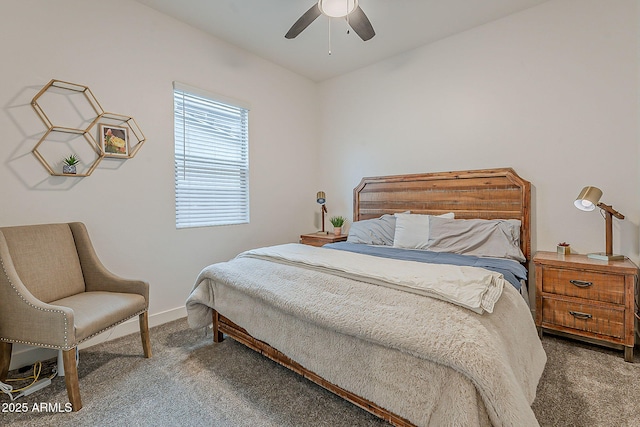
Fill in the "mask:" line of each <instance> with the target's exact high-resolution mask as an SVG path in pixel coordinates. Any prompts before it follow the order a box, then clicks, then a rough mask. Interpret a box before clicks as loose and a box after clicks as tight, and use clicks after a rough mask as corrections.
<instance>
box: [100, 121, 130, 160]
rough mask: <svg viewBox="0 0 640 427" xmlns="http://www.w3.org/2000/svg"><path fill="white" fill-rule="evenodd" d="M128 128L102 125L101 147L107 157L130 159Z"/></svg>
mask: <svg viewBox="0 0 640 427" xmlns="http://www.w3.org/2000/svg"><path fill="white" fill-rule="evenodd" d="M127 131H128V129H127V128H126V127H120V126H111V125H100V147H101V148H102V151H103V152H104V155H105V156H106V157H129V138H128V133H127Z"/></svg>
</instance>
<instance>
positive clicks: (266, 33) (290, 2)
mask: <svg viewBox="0 0 640 427" xmlns="http://www.w3.org/2000/svg"><path fill="white" fill-rule="evenodd" d="M137 1H139V2H140V3H143V4H145V5H147V6H149V7H151V8H153V9H156V10H158V11H160V12H163V13H166V14H168V15H170V16H173V17H175V18H176V19H178V20H180V21H183V22H185V23H187V24H189V25H191V26H193V27H196V28H199V29H201V30H203V31H205V32H207V33H210V34H212V35H213V36H215V37H217V38H220V39H222V40H225V41H227V42H228V43H231V44H233V45H235V46H238V47H241V48H243V49H245V50H248V51H250V52H253V53H254V54H256V55H259V56H261V57H263V58H265V59H268V60H270V61H272V62H274V63H276V64H279V65H281V66H283V67H285V68H288V69H290V70H292V71H295V72H296V73H299V74H301V75H304V76H307V77H309V78H310V79H313V80H315V81H322V80H325V79H328V78H331V77H334V76H338V75H340V74H344V73H347V72H350V71H353V70H356V69H358V68H361V67H363V66H366V65H369V64H372V63H375V62H377V61H380V60H382V59H384V58H388V57H391V56H394V55H396V54H398V53H401V52H405V51H408V50H411V49H413V48H416V47H418V46H422V45H425V44H428V43H432V42H434V41H436V40H439V39H442V38H444V37H447V36H450V35H452V34H455V33H459V32H462V31H465V30H468V29H470V28H473V27H476V26H478V25H482V24H485V23H487V22H490V21H493V20H496V19H499V18H502V17H504V16H507V15H509V14H512V13H515V12H518V11H521V10H524V9H527V8H530V7H533V6H536V5H538V4H541V3H544V2H545V1H548V0H360V7H362V10H364V12H365V13H366V15H367V17H368V18H369V20H370V21H371V23H372V25H373V28H374V29H375V31H376V36H375V37H374V38H373V39H371V40H369V41H367V42H363V41H362V40H361V39H360V38H359V37H358V36H357V35H356V34H355V33H354V32H353V31H351V34H347V24H346V22H345V20H344V19H337V18H334V19H332V20H331V51H332V53H331V55H329V53H328V52H329V18H327V17H326V16H324V15H322V16H320V17H318V19H316V20H315V21H314V22H313V23H312V24H311V25H310V26H309V27H307V29H306V30H304V31H303V32H302V34H300V35H299V36H298V37H296V38H295V39H292V40H287V39H285V38H284V34H285V33H286V32H287V31H288V30H289V28H290V27H291V25H293V23H294V22H295V21H296V20H297V19H298V18H299V17H300V16H301V15H302V14H303V13H304V12H306V11H307V10H308V9H309V8H310V7H311V6H313V4H314V3H316V1H315V0H295V1H294V0H137Z"/></svg>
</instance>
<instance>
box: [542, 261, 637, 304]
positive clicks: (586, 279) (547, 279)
mask: <svg viewBox="0 0 640 427" xmlns="http://www.w3.org/2000/svg"><path fill="white" fill-rule="evenodd" d="M624 290H625V287H624V276H623V275H619V274H605V273H596V272H591V271H580V270H571V269H565V268H554V267H546V266H545V267H544V268H543V269H542V291H543V292H549V293H553V294H558V295H567V296H572V297H579V298H585V299H589V300H595V301H603V302H611V303H614V304H624Z"/></svg>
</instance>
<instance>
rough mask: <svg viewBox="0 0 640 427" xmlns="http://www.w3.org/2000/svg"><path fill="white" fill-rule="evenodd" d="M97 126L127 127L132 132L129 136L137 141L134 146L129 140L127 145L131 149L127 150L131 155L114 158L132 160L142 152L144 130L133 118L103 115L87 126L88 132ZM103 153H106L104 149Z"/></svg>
mask: <svg viewBox="0 0 640 427" xmlns="http://www.w3.org/2000/svg"><path fill="white" fill-rule="evenodd" d="M97 124H101V125H111V126H121V127H126V128H127V129H129V131H130V132H129V134H130V135H132V136H133V138H134V139H135V140H136V142H135V143H133V144H132V143H131V137H129V139H128V140H127V144H128V145H129V149H128V150H127V152H128V153H129V154H128V155H127V156H120V155H119V156H114V157H119V158H123V157H124V158H125V159H131V158H133V157H134V156H135V155H136V153H137V152H138V150H140V147H142V144H144V142H145V141H146V139H145V137H144V134H143V133H142V130H140V127H139V126H138V123H136V121H135V120H134V118H133V117H129V116H123V115H122V114H116V113H102V114H100V115H99V116H98V117H96V119H95V120H94V121H93V122H92V123H91V124H90V125H89V126H87V132H90V131H91V130H92V129H93V127H94V126H96V125H97ZM102 152H103V153H104V149H103V151H102ZM104 154H105V157H110V156H109V153H104Z"/></svg>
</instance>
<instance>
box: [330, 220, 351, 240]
mask: <svg viewBox="0 0 640 427" xmlns="http://www.w3.org/2000/svg"><path fill="white" fill-rule="evenodd" d="M346 220H347V219H346V218H345V217H343V216H332V217H331V218H329V222H330V223H331V225H333V234H335V235H336V236H339V235H340V234H342V226H343V225H344V222H345V221H346Z"/></svg>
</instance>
